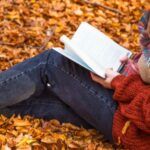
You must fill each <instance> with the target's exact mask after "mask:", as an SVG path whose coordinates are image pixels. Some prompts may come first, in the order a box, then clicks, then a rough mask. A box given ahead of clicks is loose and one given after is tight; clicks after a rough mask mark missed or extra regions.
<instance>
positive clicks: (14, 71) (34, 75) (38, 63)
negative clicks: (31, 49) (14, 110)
mask: <svg viewBox="0 0 150 150" xmlns="http://www.w3.org/2000/svg"><path fill="white" fill-rule="evenodd" d="M49 53H50V52H49V51H46V52H44V53H42V54H40V55H38V56H36V57H33V58H31V59H28V60H26V61H24V62H22V63H19V64H17V65H15V66H14V67H12V68H11V69H8V70H6V71H4V72H1V73H0V108H3V107H5V106H10V105H13V104H16V103H18V102H21V101H23V100H25V99H27V98H29V97H31V96H32V95H40V94H41V93H42V92H43V90H44V88H45V84H44V83H45V82H46V79H45V78H44V74H43V72H44V70H45V64H46V63H47V59H48V56H49Z"/></svg>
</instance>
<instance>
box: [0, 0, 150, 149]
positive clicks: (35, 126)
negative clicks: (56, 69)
mask: <svg viewBox="0 0 150 150" xmlns="http://www.w3.org/2000/svg"><path fill="white" fill-rule="evenodd" d="M146 6H148V0H111V1H110V0H95V1H94V0H93V1H92V0H90V1H88V0H39V1H36V0H0V69H1V70H5V69H8V68H10V67H11V66H13V65H14V64H17V63H19V62H21V61H23V60H25V59H27V58H29V57H32V56H34V55H36V54H38V53H40V52H42V51H44V50H45V49H47V48H51V47H52V46H62V45H61V43H60V41H59V37H60V36H61V35H62V34H66V35H68V36H69V37H70V36H71V35H72V34H73V32H74V31H75V30H76V29H77V27H78V25H79V24H80V22H81V21H87V22H89V23H91V24H92V25H94V26H95V27H97V28H99V29H100V30H101V31H103V32H105V33H106V34H107V35H109V36H110V37H111V38H113V39H114V40H115V41H116V42H118V43H119V44H121V45H122V46H124V47H126V48H128V49H130V50H131V51H134V52H137V51H139V45H138V29H137V23H138V20H139V18H140V16H141V13H142V10H143V9H144V8H145V7H146ZM0 145H1V146H2V147H1V149H18V150H19V149H31V147H32V149H36V150H37V149H39V150H45V149H89V150H92V149H113V147H112V145H111V144H109V143H107V142H106V141H105V140H104V139H103V138H102V135H100V134H99V133H98V132H96V131H94V130H85V129H83V128H79V127H76V126H73V125H71V124H69V123H68V124H60V123H59V122H58V121H56V120H51V121H48V122H47V121H44V120H40V119H36V118H31V117H29V116H26V117H24V118H23V119H21V118H20V117H14V116H12V117H11V118H6V117H4V116H1V117H0Z"/></svg>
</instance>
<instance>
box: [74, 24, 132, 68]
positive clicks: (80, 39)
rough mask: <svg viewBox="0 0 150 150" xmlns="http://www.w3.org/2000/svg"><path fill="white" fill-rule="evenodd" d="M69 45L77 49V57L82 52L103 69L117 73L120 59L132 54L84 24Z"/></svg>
mask: <svg viewBox="0 0 150 150" xmlns="http://www.w3.org/2000/svg"><path fill="white" fill-rule="evenodd" d="M71 43H72V44H73V45H76V46H77V47H78V48H79V49H76V51H78V55H79V56H80V51H82V53H84V54H85V55H87V56H88V57H90V59H91V60H93V62H94V63H95V64H97V66H99V67H101V68H103V69H106V68H113V70H115V71H117V70H118V68H119V67H120V65H121V63H120V58H121V57H123V56H125V55H127V56H129V57H130V56H131V54H132V53H131V52H130V51H129V50H127V49H125V48H123V47H122V46H120V45H119V44H117V43H116V42H114V41H113V40H111V39H110V38H109V37H107V36H106V35H105V34H103V33H102V32H100V31H99V30H98V29H96V28H94V27H93V26H91V25H89V24H88V23H86V22H83V23H81V25H80V26H79V28H78V29H77V31H76V32H75V34H74V36H73V37H72V39H71ZM79 50H80V51H79ZM82 59H83V60H84V61H85V62H86V63H87V64H88V65H89V63H90V62H87V61H86V60H85V59H84V58H83V57H82ZM89 66H90V65H89Z"/></svg>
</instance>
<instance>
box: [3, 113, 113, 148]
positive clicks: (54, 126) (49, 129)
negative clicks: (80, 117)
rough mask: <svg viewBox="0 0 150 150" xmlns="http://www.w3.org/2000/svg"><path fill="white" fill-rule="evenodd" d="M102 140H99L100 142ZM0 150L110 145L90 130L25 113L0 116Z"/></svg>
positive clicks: (106, 146) (104, 146) (109, 146)
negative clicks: (8, 116)
mask: <svg viewBox="0 0 150 150" xmlns="http://www.w3.org/2000/svg"><path fill="white" fill-rule="evenodd" d="M102 142H103V143H102ZM0 147H1V150H6V149H7V150H10V149H17V150H31V149H32V150H47V149H52V150H58V149H60V150H61V149H62V150H65V149H80V150H94V149H97V150H101V149H103V148H104V149H107V148H109V149H110V148H112V146H111V145H110V144H108V143H106V142H105V141H103V139H102V136H101V135H100V134H99V133H98V132H96V131H95V130H93V129H90V130H86V129H84V128H79V127H76V126H74V125H72V124H70V123H63V124H60V122H59V121H57V120H50V121H44V120H42V119H33V118H32V117H30V116H25V117H24V118H23V119H22V118H21V117H20V116H18V117H15V116H12V117H11V118H9V119H8V118H6V117H4V116H3V115H1V116H0Z"/></svg>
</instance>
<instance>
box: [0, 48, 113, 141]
mask: <svg viewBox="0 0 150 150" xmlns="http://www.w3.org/2000/svg"><path fill="white" fill-rule="evenodd" d="M47 80H48V83H47ZM46 87H47V88H48V89H49V91H50V92H54V93H55V95H57V97H59V98H60V99H61V100H62V101H63V102H64V103H66V104H67V105H69V106H70V107H71V108H72V109H73V110H74V111H75V112H76V113H77V114H78V115H79V116H80V117H81V118H83V119H84V120H86V121H87V122H88V123H89V124H90V125H92V126H94V127H95V128H97V129H98V130H100V131H101V132H102V133H103V134H104V135H105V137H107V138H108V139H109V140H112V136H111V132H112V121H113V115H114V112H115V109H116V103H115V102H114V101H113V100H112V94H113V92H112V91H110V90H107V89H105V88H103V87H101V86H100V85H98V84H97V83H95V82H93V81H92V80H91V78H90V75H89V72H88V71H87V70H85V69H83V68H82V67H80V66H79V65H76V64H75V63H73V62H71V61H70V60H68V59H67V58H65V57H63V56H61V55H60V54H58V53H57V52H55V51H52V52H50V51H46V52H44V53H42V54H40V55H38V56H36V57H34V58H31V59H29V60H27V61H25V62H23V63H20V64H18V65H16V66H14V67H13V68H11V69H9V70H7V71H5V72H2V73H1V74H0V107H1V108H2V107H5V106H10V105H12V104H15V103H18V102H21V101H23V100H25V99H28V98H30V97H31V96H36V95H40V94H41V93H42V92H43V90H44V89H45V88H46Z"/></svg>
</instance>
